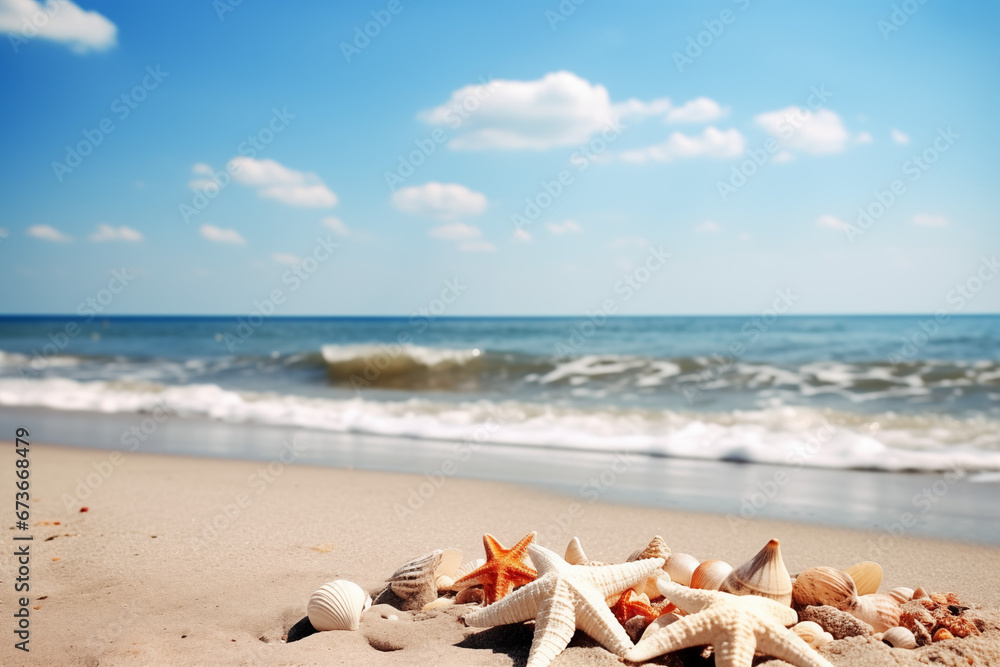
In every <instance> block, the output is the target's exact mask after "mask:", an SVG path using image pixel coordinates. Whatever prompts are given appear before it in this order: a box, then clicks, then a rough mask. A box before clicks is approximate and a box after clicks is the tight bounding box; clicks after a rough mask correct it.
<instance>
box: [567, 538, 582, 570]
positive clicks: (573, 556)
mask: <svg viewBox="0 0 1000 667" xmlns="http://www.w3.org/2000/svg"><path fill="white" fill-rule="evenodd" d="M563 560H565V561H566V562H567V563H569V564H570V565H582V564H583V563H585V562H587V554H585V553H584V551H583V547H582V546H581V545H580V538H579V537H574V538H573V539H571V540H570V541H569V544H567V545H566V555H565V556H563Z"/></svg>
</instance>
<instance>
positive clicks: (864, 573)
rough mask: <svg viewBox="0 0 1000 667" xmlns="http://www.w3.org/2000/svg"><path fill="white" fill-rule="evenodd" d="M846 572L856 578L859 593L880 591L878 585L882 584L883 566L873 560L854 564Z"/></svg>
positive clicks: (855, 583)
mask: <svg viewBox="0 0 1000 667" xmlns="http://www.w3.org/2000/svg"><path fill="white" fill-rule="evenodd" d="M844 572H846V573H847V574H849V575H850V576H851V579H853V580H854V585H855V587H857V589H858V595H871V594H872V593H878V587H879V586H881V585H882V566H881V565H879V564H878V563H875V562H873V561H870V560H866V561H865V562H863V563H858V564H857V565H852V566H850V567H849V568H847V569H846V570H844Z"/></svg>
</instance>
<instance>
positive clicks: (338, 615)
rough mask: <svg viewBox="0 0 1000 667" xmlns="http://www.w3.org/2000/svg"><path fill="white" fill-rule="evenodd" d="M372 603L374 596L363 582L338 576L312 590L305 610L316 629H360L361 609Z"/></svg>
mask: <svg viewBox="0 0 1000 667" xmlns="http://www.w3.org/2000/svg"><path fill="white" fill-rule="evenodd" d="M371 604H372V599H371V596H369V595H368V593H366V592H365V591H364V589H362V588H361V586H358V585H357V584H356V583H354V582H353V581H346V580H344V579H338V580H336V581H331V582H330V583H328V584H325V585H323V586H321V587H320V589H319V590H318V591H316V592H315V593H313V594H312V597H311V598H309V604H308V606H307V607H306V614H307V615H308V616H309V622H310V623H311V624H312V626H313V627H314V628H316V629H317V630H357V629H358V627H359V626H360V624H361V613H362V612H363V611H364V610H365V609H368V607H370V606H371Z"/></svg>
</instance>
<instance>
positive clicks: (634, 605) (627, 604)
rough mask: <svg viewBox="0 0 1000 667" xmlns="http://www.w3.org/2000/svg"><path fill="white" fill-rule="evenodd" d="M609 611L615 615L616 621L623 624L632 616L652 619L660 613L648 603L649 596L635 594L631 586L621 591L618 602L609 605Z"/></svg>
mask: <svg viewBox="0 0 1000 667" xmlns="http://www.w3.org/2000/svg"><path fill="white" fill-rule="evenodd" d="M611 613H612V614H614V615H615V618H617V619H618V622H619V623H621V624H622V626H624V625H625V622H626V621H627V620H628V619H630V618H632V617H633V616H645V617H646V620H648V621H653V620H655V619H656V617H657V616H659V615H660V614H659V613H657V611H656V610H655V609H653V606H652V605H651V604H649V597H647V596H646V594H645V593H643V594H642V595H636V594H635V591H634V590H632V589H631V588H630V589H628V590H627V591H625V592H624V593H622V595H621V597H620V598H618V602H616V603H614V605H612V606H611Z"/></svg>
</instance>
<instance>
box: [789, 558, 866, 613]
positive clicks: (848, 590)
mask: <svg viewBox="0 0 1000 667" xmlns="http://www.w3.org/2000/svg"><path fill="white" fill-rule="evenodd" d="M855 598H857V589H856V588H855V585H854V580H853V579H851V576H850V575H849V574H847V573H846V572H841V571H840V570H837V569H834V568H832V567H811V568H809V569H808V570H805V571H804V572H802V574H800V575H799V576H798V577H797V578H796V579H795V584H794V585H793V586H792V601H793V602H794V603H795V604H796V606H798V607H808V606H809V605H815V606H817V607H821V606H823V605H825V604H826V605H830V606H831V607H836V608H837V609H840V610H841V611H844V610H846V609H848V608H850V607H851V606H852V605H853V604H854V600H855Z"/></svg>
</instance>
